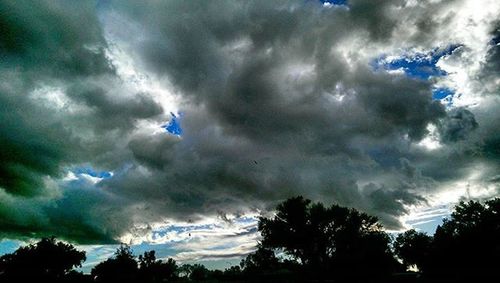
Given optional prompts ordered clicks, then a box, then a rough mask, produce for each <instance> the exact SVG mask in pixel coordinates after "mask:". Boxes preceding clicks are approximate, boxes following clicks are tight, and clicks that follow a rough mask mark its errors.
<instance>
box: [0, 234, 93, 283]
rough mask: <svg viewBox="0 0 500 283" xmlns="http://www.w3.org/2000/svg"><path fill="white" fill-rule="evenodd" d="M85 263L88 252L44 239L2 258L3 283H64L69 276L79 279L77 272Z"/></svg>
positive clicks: (0, 276) (0, 270) (53, 240)
mask: <svg viewBox="0 0 500 283" xmlns="http://www.w3.org/2000/svg"><path fill="white" fill-rule="evenodd" d="M84 260H85V252H83V251H78V250H77V249H75V247H74V246H72V245H71V244H67V243H64V242H57V241H56V240H55V238H54V237H52V238H43V239H41V240H40V241H39V242H38V243H36V244H31V245H27V246H24V247H21V248H19V249H17V250H16V251H15V252H14V253H12V254H6V255H4V256H2V257H0V281H1V282H28V281H41V282H64V281H65V280H66V279H67V278H68V276H69V275H71V277H77V276H78V275H77V274H76V272H75V271H74V270H73V268H75V267H79V266H81V263H82V262H83V261H84Z"/></svg>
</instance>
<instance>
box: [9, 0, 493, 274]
mask: <svg viewBox="0 0 500 283" xmlns="http://www.w3.org/2000/svg"><path fill="white" fill-rule="evenodd" d="M498 19H500V4H499V3H498V1H497V0H479V1H478V0H442V1H440V0H385V1H372V0H347V1H346V0H344V1H341V0H336V1H333V0H332V1H330V2H325V1H319V0H298V1H264V0H263V1H159V0H156V1H154V0H152V1H122V0H120V1H117V0H99V1H96V0H89V1H77V0H40V1H24V0H17V1H1V2H0V34H1V36H0V239H1V240H0V253H6V252H11V251H13V250H15V248H17V247H18V246H19V245H20V244H23V243H25V242H29V241H32V240H33V239H37V238H39V237H42V236H50V235H55V236H57V237H58V238H61V239H64V240H67V241H70V242H72V243H75V244H77V245H79V247H80V248H82V249H85V250H86V251H87V252H88V258H89V259H88V260H87V262H86V268H87V269H88V268H90V267H91V266H92V265H93V264H95V263H96V262H98V261H99V260H101V259H103V258H106V257H107V256H109V255H110V254H111V253H112V252H113V250H114V249H115V247H116V244H117V243H119V242H125V243H129V244H132V245H133V247H134V249H135V251H136V252H138V253H139V252H142V251H144V250H148V249H155V250H157V253H158V255H159V256H160V257H166V256H171V257H174V258H175V259H177V260H179V261H182V262H189V261H199V262H203V263H208V264H209V265H211V266H215V267H221V266H227V265H228V264H230V263H233V262H236V261H237V260H238V259H239V258H240V257H241V256H243V255H246V254H247V253H249V252H251V251H252V250H253V249H254V246H255V244H256V242H257V240H258V233H257V230H256V218H257V217H258V216H259V215H270V213H272V209H273V207H274V206H275V205H276V204H277V203H278V202H280V201H283V200H285V199H286V198H288V197H291V196H296V195H303V196H305V197H307V198H310V199H312V200H319V201H322V202H324V203H326V204H330V203H338V204H340V205H344V206H350V207H355V208H357V209H360V210H363V211H365V212H368V213H370V214H374V215H376V216H378V217H379V218H380V220H381V222H382V223H383V224H384V226H385V227H386V228H387V230H389V231H401V230H404V229H408V228H411V227H414V228H417V229H420V230H423V231H427V232H432V231H433V229H434V227H435V226H436V225H437V224H439V223H440V221H441V219H442V217H445V216H447V215H448V214H449V212H450V209H451V208H452V207H453V205H454V204H455V203H456V202H457V201H458V200H460V199H464V198H465V199H466V198H475V199H485V198H490V197H494V196H499V195H500V162H499V161H500V111H498V109H500V108H499V107H500V99H499V98H500V75H499V71H500V21H499V20H498Z"/></svg>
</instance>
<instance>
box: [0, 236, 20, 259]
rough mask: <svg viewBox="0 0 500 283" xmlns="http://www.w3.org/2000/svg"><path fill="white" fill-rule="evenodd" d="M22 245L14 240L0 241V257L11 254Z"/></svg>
mask: <svg viewBox="0 0 500 283" xmlns="http://www.w3.org/2000/svg"><path fill="white" fill-rule="evenodd" d="M22 245H24V243H22V242H20V241H16V240H9V239H4V240H1V241H0V256H1V255H4V254H10V253H13V252H14V251H15V250H17V249H18V248H19V247H20V246H22Z"/></svg>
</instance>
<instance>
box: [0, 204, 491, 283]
mask: <svg viewBox="0 0 500 283" xmlns="http://www.w3.org/2000/svg"><path fill="white" fill-rule="evenodd" d="M259 231H260V233H261V235H262V241H261V242H260V243H259V245H258V249H257V250H256V251H255V252H254V253H252V254H250V255H248V256H247V257H246V258H245V259H243V260H242V261H241V263H240V265H239V266H232V267H230V268H228V269H226V270H224V271H221V270H208V269H207V268H206V267H204V266H203V265H199V264H194V265H190V264H184V265H178V264H177V263H176V262H175V261H174V260H172V259H167V260H158V259H157V258H156V257H155V252H154V251H149V252H145V253H144V254H143V255H140V256H139V257H135V256H134V255H133V254H132V251H131V249H130V247H128V246H126V245H122V246H120V248H118V249H117V251H116V252H115V254H114V256H113V257H111V258H109V259H107V260H106V261H103V262H101V263H99V264H98V265H96V266H95V267H94V268H93V269H92V273H91V274H90V275H85V274H82V273H80V272H77V271H75V268H77V267H79V266H81V264H82V262H84V261H85V259H86V258H85V252H82V251H79V250H77V249H75V247H73V246H72V245H70V244H67V243H64V242H59V241H56V239H54V238H44V239H42V240H41V241H39V242H38V243H36V244H32V245H28V246H25V247H21V248H19V249H18V250H16V251H15V252H14V253H12V254H6V255H4V256H2V257H0V282H7V283H9V282H56V283H57V282H144V283H147V282H200V281H201V282H221V281H226V282H263V281H264V282H500V244H499V243H500V199H499V198H497V199H494V200H490V201H487V202H485V203H479V202H475V201H470V202H466V203H465V202H461V203H460V204H459V205H458V206H457V207H456V208H455V211H454V212H453V214H452V215H451V217H450V218H449V219H447V220H445V221H444V223H443V224H442V225H441V226H439V227H438V228H437V230H436V233H435V234H434V236H429V235H426V234H424V233H420V232H417V231H415V230H410V231H407V232H405V233H402V234H399V235H398V236H397V237H396V238H395V239H391V237H390V236H389V235H388V234H387V233H386V232H384V231H383V229H382V226H381V225H380V224H379V223H378V221H377V218H375V217H373V216H370V215H367V214H365V213H361V212H359V211H357V210H355V209H349V208H345V207H340V206H337V205H332V206H330V207H325V206H324V205H323V204H321V203H311V201H309V200H307V199H304V198H302V197H296V198H291V199H288V200H287V201H285V202H283V203H281V204H280V205H278V207H277V213H276V215H275V216H274V217H273V218H261V219H259ZM409 267H417V268H418V270H419V272H418V273H410V272H406V270H407V269H408V268H409Z"/></svg>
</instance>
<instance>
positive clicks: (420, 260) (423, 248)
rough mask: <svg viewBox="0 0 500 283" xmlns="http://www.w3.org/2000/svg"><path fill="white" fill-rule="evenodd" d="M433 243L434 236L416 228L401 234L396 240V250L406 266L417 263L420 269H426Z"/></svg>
mask: <svg viewBox="0 0 500 283" xmlns="http://www.w3.org/2000/svg"><path fill="white" fill-rule="evenodd" d="M431 245H432V237H431V236H429V235H427V234H425V233H421V232H417V231H415V230H414V229H412V230H408V231H406V232H404V233H402V234H399V235H398V236H397V237H396V240H395V241H394V251H395V253H396V255H398V257H399V258H401V260H403V264H404V265H405V267H406V268H409V267H411V266H413V265H416V266H417V267H418V269H419V270H420V271H423V270H425V269H426V264H427V260H428V257H429V253H430V249H431Z"/></svg>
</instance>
